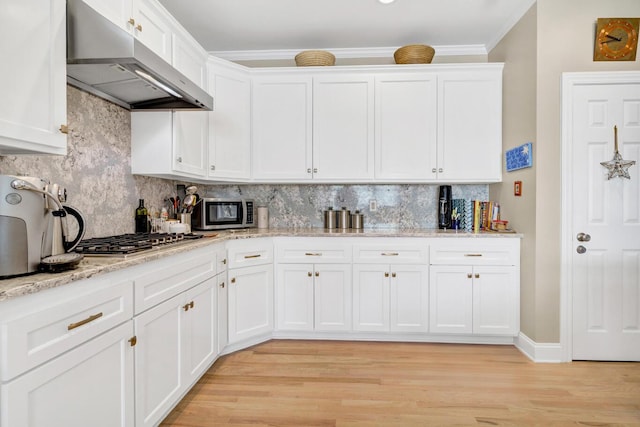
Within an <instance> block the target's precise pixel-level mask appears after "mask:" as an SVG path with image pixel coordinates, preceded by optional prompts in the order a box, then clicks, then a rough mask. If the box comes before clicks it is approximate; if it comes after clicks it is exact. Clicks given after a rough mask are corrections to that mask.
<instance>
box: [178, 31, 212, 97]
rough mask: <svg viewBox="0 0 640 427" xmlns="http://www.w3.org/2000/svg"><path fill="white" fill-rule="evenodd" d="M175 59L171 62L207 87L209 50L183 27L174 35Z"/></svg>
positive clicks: (195, 81) (194, 80) (190, 77)
mask: <svg viewBox="0 0 640 427" xmlns="http://www.w3.org/2000/svg"><path fill="white" fill-rule="evenodd" d="M172 45H173V49H172V52H173V55H172V57H173V59H172V61H171V63H172V64H173V66H174V67H175V68H176V70H178V71H180V72H181V73H182V74H184V75H185V76H186V77H187V78H188V79H189V80H191V81H192V82H194V83H195V84H197V85H198V86H200V87H201V88H205V89H206V88H207V52H206V51H205V50H204V49H203V48H202V46H200V45H199V44H198V42H196V41H195V40H194V39H193V38H192V37H191V35H190V34H188V33H187V32H186V31H184V30H182V29H181V28H179V29H176V32H174V33H173V35H172Z"/></svg>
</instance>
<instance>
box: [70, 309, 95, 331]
mask: <svg viewBox="0 0 640 427" xmlns="http://www.w3.org/2000/svg"><path fill="white" fill-rule="evenodd" d="M101 317H102V312H100V313H98V314H94V315H92V316H89V317H87V318H86V319H84V320H81V321H79V322H76V323H72V324H70V325H69V326H67V330H68V331H70V330H72V329H75V328H79V327H80V326H82V325H86V324H87V323H89V322H93V321H94V320H96V319H99V318H101Z"/></svg>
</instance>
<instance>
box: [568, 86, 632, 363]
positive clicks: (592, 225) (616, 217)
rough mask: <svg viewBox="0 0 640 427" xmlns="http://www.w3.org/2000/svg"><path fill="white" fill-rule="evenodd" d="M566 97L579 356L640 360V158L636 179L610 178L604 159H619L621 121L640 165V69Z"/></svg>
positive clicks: (625, 151) (627, 151) (625, 147)
mask: <svg viewBox="0 0 640 427" xmlns="http://www.w3.org/2000/svg"><path fill="white" fill-rule="evenodd" d="M631 80H633V79H631ZM565 101H566V102H571V103H572V104H571V105H572V108H571V109H572V112H573V114H572V116H571V117H569V118H567V119H566V120H567V121H569V123H565V126H569V127H568V129H569V130H570V131H569V132H570V135H569V139H568V141H569V144H570V147H569V151H570V153H571V154H570V158H569V159H568V160H569V161H570V162H571V167H570V169H571V170H572V172H571V174H570V175H568V176H567V177H566V179H568V185H567V186H565V192H567V194H566V195H565V198H564V200H565V201H567V202H568V203H569V204H570V207H569V209H570V210H571V211H572V214H571V215H570V216H569V217H568V218H567V219H568V220H569V221H570V224H566V228H565V229H566V230H570V233H571V243H570V244H567V246H566V250H567V251H571V255H568V254H567V258H566V259H567V261H569V262H570V264H571V269H570V270H571V271H570V274H571V283H570V287H571V294H572V298H571V299H572V331H571V334H572V358H573V359H574V360H585V359H587V360H635V361H640V203H639V200H640V164H639V165H635V166H632V167H631V168H630V169H629V174H630V175H631V179H625V178H620V177H616V178H612V179H610V180H608V179H607V178H608V171H607V169H605V168H604V167H603V166H602V165H600V162H603V161H608V160H611V159H612V157H613V154H614V130H613V128H614V125H615V126H617V127H618V144H619V152H620V154H621V155H622V157H623V158H624V159H625V160H636V161H637V162H639V163H640V73H638V75H637V77H636V79H635V82H630V83H624V82H617V83H607V82H606V81H604V82H598V83H596V84H576V85H575V86H574V87H573V96H572V99H566V100H565ZM566 238H567V239H569V236H567V237H566Z"/></svg>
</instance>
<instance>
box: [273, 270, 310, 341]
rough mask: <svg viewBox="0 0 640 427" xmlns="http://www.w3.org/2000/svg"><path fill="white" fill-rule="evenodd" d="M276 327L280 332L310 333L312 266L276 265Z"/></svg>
mask: <svg viewBox="0 0 640 427" xmlns="http://www.w3.org/2000/svg"><path fill="white" fill-rule="evenodd" d="M276 277H277V283H276V295H277V298H278V301H277V304H278V305H277V312H278V317H277V325H276V327H277V328H278V329H280V330H289V331H312V330H313V319H314V280H313V279H314V278H313V264H278V266H277V270H276Z"/></svg>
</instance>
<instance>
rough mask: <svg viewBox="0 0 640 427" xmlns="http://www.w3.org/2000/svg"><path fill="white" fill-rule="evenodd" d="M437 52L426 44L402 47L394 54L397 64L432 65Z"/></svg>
mask: <svg viewBox="0 0 640 427" xmlns="http://www.w3.org/2000/svg"><path fill="white" fill-rule="evenodd" d="M435 53H436V50H435V49H434V48H432V47H431V46H428V45H426V44H410V45H407V46H402V47H401V48H399V49H398V50H396V51H395V52H394V53H393V59H395V61H396V64H430V63H431V60H432V59H433V55H435Z"/></svg>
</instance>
